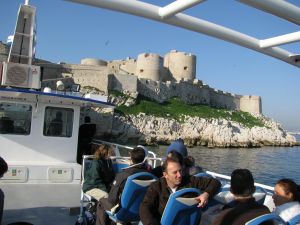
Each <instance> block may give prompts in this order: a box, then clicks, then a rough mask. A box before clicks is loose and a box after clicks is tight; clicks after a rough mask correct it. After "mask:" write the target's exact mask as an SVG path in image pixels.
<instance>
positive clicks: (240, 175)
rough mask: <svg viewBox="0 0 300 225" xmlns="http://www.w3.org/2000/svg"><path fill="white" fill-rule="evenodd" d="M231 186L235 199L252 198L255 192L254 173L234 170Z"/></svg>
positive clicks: (245, 170)
mask: <svg viewBox="0 0 300 225" xmlns="http://www.w3.org/2000/svg"><path fill="white" fill-rule="evenodd" d="M230 184H231V187H230V191H231V193H232V194H233V195H234V196H235V197H251V196H252V194H253V193H254V192H255V186H254V179H253V176H252V173H251V172H250V171H249V170H247V169H236V170H234V171H233V172H232V173H231V181H230Z"/></svg>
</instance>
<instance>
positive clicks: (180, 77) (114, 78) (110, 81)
mask: <svg viewBox="0 0 300 225" xmlns="http://www.w3.org/2000/svg"><path fill="white" fill-rule="evenodd" d="M7 54H8V48H7V46H6V45H3V44H2V43H0V61H4V60H6V59H7ZM37 64H38V65H40V66H41V68H42V77H43V82H42V86H43V87H46V86H48V87H51V88H54V87H55V82H56V80H61V79H63V80H64V82H65V86H66V87H67V86H68V85H71V84H72V83H79V84H80V85H81V86H92V87H96V88H97V89H99V90H101V91H102V92H103V93H105V94H107V93H108V91H109V90H117V91H120V92H123V91H128V92H134V93H136V92H137V93H139V94H141V95H143V96H146V97H148V98H151V99H154V100H156V101H158V102H163V101H166V100H168V99H170V98H172V97H178V98H180V99H182V100H183V101H184V102H186V103H189V104H205V105H209V106H212V107H218V108H226V109H232V110H242V111H245V112H250V113H261V112H262V104H261V98H260V97H259V96H251V95H250V96H249V95H245V96H243V95H235V94H231V93H227V92H223V91H220V90H217V89H213V88H211V87H209V86H208V85H206V84H203V83H202V81H200V80H198V79H195V77H196V56H195V55H192V54H190V53H184V52H178V51H171V52H169V53H167V54H166V55H165V56H164V57H161V56H159V55H158V54H154V53H142V54H140V55H138V57H137V59H132V58H127V59H124V60H113V61H109V62H107V61H105V60H102V59H94V58H85V59H82V60H81V64H64V63H62V64H54V63H48V62H39V61H38V63H37Z"/></svg>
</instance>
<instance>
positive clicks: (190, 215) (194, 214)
mask: <svg viewBox="0 0 300 225" xmlns="http://www.w3.org/2000/svg"><path fill="white" fill-rule="evenodd" d="M187 194H188V195H190V194H193V195H194V196H193V197H184V196H186V195H187ZM199 195H200V190H198V189H196V188H185V189H182V190H179V191H176V192H175V193H172V194H171V195H170V197H169V200H168V202H167V205H166V207H165V210H164V213H163V215H162V218H161V221H160V222H161V224H162V225H194V224H198V223H199V220H200V216H201V215H200V213H201V211H200V209H199V208H198V207H197V205H198V203H199V202H198V201H197V200H195V197H196V196H199Z"/></svg>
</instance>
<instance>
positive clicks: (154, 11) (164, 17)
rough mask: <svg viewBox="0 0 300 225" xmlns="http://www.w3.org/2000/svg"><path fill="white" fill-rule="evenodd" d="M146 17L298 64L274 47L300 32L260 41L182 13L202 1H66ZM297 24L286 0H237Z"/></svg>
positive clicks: (299, 14)
mask: <svg viewBox="0 0 300 225" xmlns="http://www.w3.org/2000/svg"><path fill="white" fill-rule="evenodd" d="M66 1H70V2H76V3H81V4H85V5H90V6H94V7H99V8H105V9H109V10H114V11H118V12H123V13H128V14H132V15H135V16H139V17H144V18H148V19H151V20H155V21H158V22H162V23H166V24H170V25H173V26H177V27H181V28H184V29H188V30H191V31H195V32H198V33H202V34H206V35H209V36H212V37H215V38H218V39H222V40H224V41H228V42H231V43H234V44H237V45H240V46H243V47H246V48H249V49H252V50H255V51H257V52H260V53H263V54H265V55H269V56H271V57H274V58H277V59H279V60H282V61H284V62H287V63H289V64H291V65H294V66H297V67H300V53H298V54H297V53H292V52H289V51H287V50H285V49H282V48H279V47H276V46H279V45H283V44H288V43H292V42H298V41H300V31H298V32H294V33H290V34H284V35H281V36H278V37H272V38H269V39H265V40H259V39H257V38H255V37H252V36H249V35H246V34H244V33H241V32H238V31H235V30H232V29H229V28H226V27H224V26H221V25H218V24H215V23H211V22H209V21H206V20H202V19H199V18H196V17H193V16H189V15H186V14H183V13H181V12H182V11H183V10H185V9H187V8H191V7H195V6H196V5H198V4H200V3H202V2H203V1H205V0H176V1H174V2H172V3H171V4H169V5H167V6H164V7H160V6H157V5H153V4H149V3H146V2H143V1H136V0H66ZM238 1H240V2H242V3H245V4H247V5H249V6H252V7H255V8H257V9H260V10H263V11H265V12H268V13H270V14H273V15H275V16H279V17H281V18H283V19H285V20H288V21H290V22H293V23H295V24H297V25H300V8H299V7H297V6H295V5H293V4H291V3H289V2H287V1H285V0H263V1H262V0H238Z"/></svg>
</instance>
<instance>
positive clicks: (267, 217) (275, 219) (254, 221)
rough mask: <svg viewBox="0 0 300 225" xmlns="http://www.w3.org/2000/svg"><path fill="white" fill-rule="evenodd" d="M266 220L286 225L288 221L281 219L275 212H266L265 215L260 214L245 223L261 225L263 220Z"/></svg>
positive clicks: (277, 224) (247, 224)
mask: <svg viewBox="0 0 300 225" xmlns="http://www.w3.org/2000/svg"><path fill="white" fill-rule="evenodd" d="M266 221H273V222H276V223H275V224H276V225H280V224H281V225H285V224H286V223H285V222H284V220H283V219H281V217H280V216H278V215H276V214H274V213H269V214H265V215H262V216H258V217H256V218H254V219H252V220H250V221H248V222H247V223H245V225H259V224H261V223H263V222H266Z"/></svg>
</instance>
